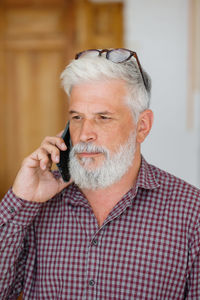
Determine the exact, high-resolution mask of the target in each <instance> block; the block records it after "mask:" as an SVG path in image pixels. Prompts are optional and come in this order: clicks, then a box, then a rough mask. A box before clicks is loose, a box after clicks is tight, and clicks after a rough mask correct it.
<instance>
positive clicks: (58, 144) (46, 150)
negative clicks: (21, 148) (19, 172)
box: [30, 137, 67, 170]
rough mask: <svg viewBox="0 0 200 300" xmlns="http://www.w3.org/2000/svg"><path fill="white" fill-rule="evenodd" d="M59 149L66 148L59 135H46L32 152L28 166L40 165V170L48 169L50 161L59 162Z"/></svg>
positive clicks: (63, 149) (50, 164)
mask: <svg viewBox="0 0 200 300" xmlns="http://www.w3.org/2000/svg"><path fill="white" fill-rule="evenodd" d="M60 150H62V151H65V150H67V147H66V145H65V143H64V141H63V139H62V138H61V137H46V138H45V139H44V141H43V142H42V144H41V146H40V148H38V149H37V150H36V151H35V152H33V153H32V155H31V159H32V162H31V165H30V167H33V168H35V167H40V168H41V169H42V170H46V169H50V168H51V166H52V163H59V161H60Z"/></svg>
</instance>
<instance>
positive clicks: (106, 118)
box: [100, 115, 111, 120]
mask: <svg viewBox="0 0 200 300" xmlns="http://www.w3.org/2000/svg"><path fill="white" fill-rule="evenodd" d="M100 118H101V120H110V119H111V118H110V117H108V116H104V115H100Z"/></svg>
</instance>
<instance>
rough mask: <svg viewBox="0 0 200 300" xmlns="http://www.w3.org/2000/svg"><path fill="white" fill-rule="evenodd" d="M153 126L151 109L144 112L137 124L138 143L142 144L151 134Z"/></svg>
mask: <svg viewBox="0 0 200 300" xmlns="http://www.w3.org/2000/svg"><path fill="white" fill-rule="evenodd" d="M152 124H153V112H152V110H150V109H147V110H145V111H143V112H142V113H141V114H140V115H139V118H138V122H137V142H138V143H139V144H141V143H142V142H143V141H144V140H145V138H146V137H147V135H148V134H149V132H150V130H151V127H152Z"/></svg>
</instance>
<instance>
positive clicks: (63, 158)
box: [57, 122, 71, 182]
mask: <svg viewBox="0 0 200 300" xmlns="http://www.w3.org/2000/svg"><path fill="white" fill-rule="evenodd" d="M62 138H63V140H64V142H65V144H66V146H67V150H65V151H62V150H60V162H59V163H58V164H57V167H58V169H59V171H60V174H61V176H62V178H63V180H64V181H66V182H67V181H69V180H70V174H69V152H70V148H71V140H70V133H69V122H68V123H67V126H66V127H65V130H64V132H63V134H62Z"/></svg>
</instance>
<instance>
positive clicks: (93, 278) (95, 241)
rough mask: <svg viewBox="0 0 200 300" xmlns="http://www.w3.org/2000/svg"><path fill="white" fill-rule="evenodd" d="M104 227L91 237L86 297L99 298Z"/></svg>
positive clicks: (92, 299)
mask: <svg viewBox="0 0 200 300" xmlns="http://www.w3.org/2000/svg"><path fill="white" fill-rule="evenodd" d="M103 233H104V228H100V229H99V230H98V231H97V232H96V233H95V234H94V235H93V237H92V238H91V239H90V242H89V247H88V257H87V276H86V289H85V298H84V299H87V300H88V299H91V300H94V299H97V298H96V297H97V289H98V275H99V271H100V270H99V266H100V259H101V258H100V254H101V253H100V251H101V240H102V238H103Z"/></svg>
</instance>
